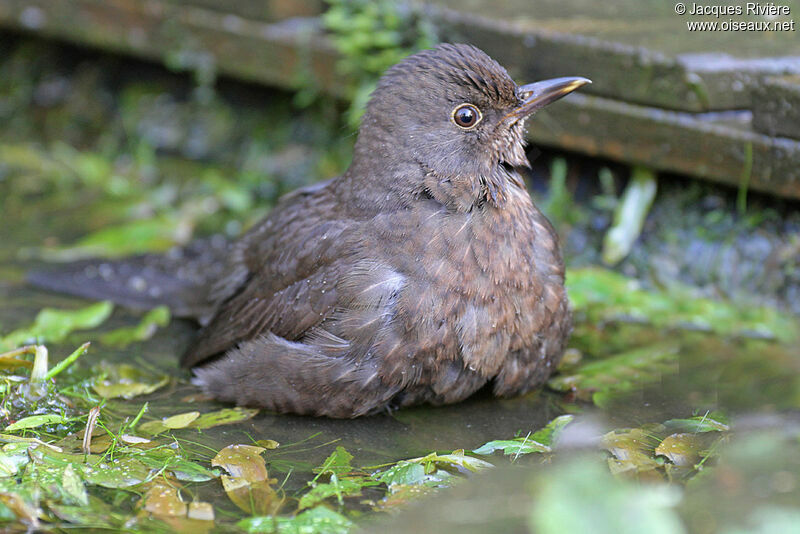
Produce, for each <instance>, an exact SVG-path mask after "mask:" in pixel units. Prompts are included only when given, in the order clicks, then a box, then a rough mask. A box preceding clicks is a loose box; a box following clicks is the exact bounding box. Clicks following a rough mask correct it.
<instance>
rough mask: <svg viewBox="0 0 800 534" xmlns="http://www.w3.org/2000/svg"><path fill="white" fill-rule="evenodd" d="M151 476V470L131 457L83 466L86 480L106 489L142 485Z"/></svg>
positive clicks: (96, 461)
mask: <svg viewBox="0 0 800 534" xmlns="http://www.w3.org/2000/svg"><path fill="white" fill-rule="evenodd" d="M149 475H150V470H149V469H148V468H147V467H145V465H144V464H143V463H142V462H140V461H138V460H136V459H135V458H130V457H127V458H126V457H122V458H117V459H115V460H108V461H101V460H100V459H96V460H93V461H92V462H90V463H86V464H84V465H83V477H84V479H85V480H86V481H87V482H89V483H90V484H95V485H97V486H103V487H104V488H129V487H131V486H135V485H137V484H141V483H142V482H144V481H145V480H147V478H148V477H149Z"/></svg>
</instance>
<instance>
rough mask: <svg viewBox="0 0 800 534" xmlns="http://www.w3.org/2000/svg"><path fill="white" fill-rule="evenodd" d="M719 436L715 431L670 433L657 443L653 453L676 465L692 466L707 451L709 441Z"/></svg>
mask: <svg viewBox="0 0 800 534" xmlns="http://www.w3.org/2000/svg"><path fill="white" fill-rule="evenodd" d="M719 437H720V436H719V435H718V434H716V433H713V434H710V433H702V434H688V433H682V434H672V435H670V436H667V437H666V438H664V440H663V441H662V442H661V443H659V444H658V447H656V449H655V454H656V456H664V457H665V458H667V459H668V460H669V461H670V462H672V463H673V464H675V465H677V466H681V467H694V466H695V465H697V464H698V463H699V462H700V460H702V459H703V457H704V456H705V455H706V454H707V453H708V448H709V446H710V445H711V443H712V442H713V441H715V440H717V439H719Z"/></svg>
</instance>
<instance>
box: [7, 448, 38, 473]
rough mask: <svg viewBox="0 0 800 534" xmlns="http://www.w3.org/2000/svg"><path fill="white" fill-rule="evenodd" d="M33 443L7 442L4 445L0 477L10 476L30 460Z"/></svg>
mask: <svg viewBox="0 0 800 534" xmlns="http://www.w3.org/2000/svg"><path fill="white" fill-rule="evenodd" d="M31 446H33V444H32V443H7V444H5V445H3V452H2V453H1V454H0V477H10V476H13V475H16V474H17V473H19V471H20V470H21V469H22V468H23V467H25V465H27V463H28V462H29V461H30V457H29V456H28V449H30V448H31Z"/></svg>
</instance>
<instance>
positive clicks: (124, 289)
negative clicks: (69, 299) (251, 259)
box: [27, 238, 229, 321]
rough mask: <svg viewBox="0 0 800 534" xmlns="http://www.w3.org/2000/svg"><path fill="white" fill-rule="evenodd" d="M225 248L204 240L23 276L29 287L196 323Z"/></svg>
mask: <svg viewBox="0 0 800 534" xmlns="http://www.w3.org/2000/svg"><path fill="white" fill-rule="evenodd" d="M228 256H229V244H228V243H227V242H226V241H225V240H224V239H217V238H212V239H205V240H201V241H197V242H194V243H192V244H190V245H188V246H186V247H183V248H175V249H173V250H171V251H169V252H167V253H165V254H148V255H142V256H134V257H130V258H125V259H121V260H101V259H95V260H81V261H76V262H72V263H67V264H58V265H53V266H48V267H46V268H43V269H41V270H37V271H33V272H30V273H28V275H27V280H28V282H29V283H30V284H32V285H34V286H37V287H40V288H43V289H48V290H51V291H57V292H60V293H67V294H70V295H75V296H79V297H84V298H89V299H95V300H111V301H113V302H115V303H117V304H121V305H123V306H126V307H129V308H133V309H140V310H144V309H150V308H154V307H156V306H160V305H166V306H168V307H169V308H170V311H171V312H172V314H173V315H175V316H177V317H190V318H195V319H198V320H201V321H202V319H203V318H204V317H205V316H207V315H208V314H209V313H210V311H211V306H212V304H213V303H212V302H211V299H212V296H211V292H212V288H213V283H212V282H213V281H214V280H216V279H218V278H219V277H220V276H221V275H222V272H223V270H224V269H225V267H226V265H227V259H228Z"/></svg>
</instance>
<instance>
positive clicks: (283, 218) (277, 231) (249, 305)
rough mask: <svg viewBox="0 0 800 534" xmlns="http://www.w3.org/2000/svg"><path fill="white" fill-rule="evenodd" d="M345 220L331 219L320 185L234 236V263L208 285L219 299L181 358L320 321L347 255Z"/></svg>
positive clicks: (196, 359)
mask: <svg viewBox="0 0 800 534" xmlns="http://www.w3.org/2000/svg"><path fill="white" fill-rule="evenodd" d="M352 227H353V224H352V222H351V221H347V220H342V219H341V218H337V211H336V207H335V202H334V201H333V200H332V198H331V194H330V192H329V191H328V190H327V188H325V187H316V188H313V189H309V190H307V191H306V190H301V191H300V192H298V193H293V194H291V195H290V196H289V197H286V198H285V199H283V201H282V202H281V204H279V205H278V206H276V208H275V210H273V213H272V214H270V216H269V217H267V219H265V220H264V221H263V222H262V223H260V224H259V225H257V226H256V227H254V228H253V229H252V230H251V231H250V232H248V234H246V235H245V236H244V237H243V238H242V239H241V240H240V241H239V242H238V243H237V245H236V247H237V250H236V251H235V252H234V254H236V255H238V259H237V260H236V262H235V267H234V268H233V269H232V270H231V272H230V274H229V275H228V276H227V277H222V278H221V279H220V280H219V281H218V283H217V284H216V285H217V288H215V289H213V290H212V291H216V292H218V293H219V294H221V295H222V298H220V302H219V304H218V305H217V307H216V310H215V313H214V314H213V315H212V316H211V318H210V320H209V321H208V324H207V325H206V326H205V328H203V329H202V330H201V331H200V334H199V335H198V337H197V338H196V339H195V341H194V342H193V343H192V345H191V346H190V347H189V348H188V350H187V351H186V353H185V354H184V356H183V359H182V364H183V365H184V366H192V365H196V364H198V363H201V362H202V361H204V360H206V359H208V358H209V357H211V356H214V355H216V354H219V353H221V352H224V351H226V350H228V349H229V348H231V347H233V346H235V345H236V344H238V343H239V342H241V341H243V340H247V339H252V338H254V337H256V336H258V335H259V334H262V333H265V332H272V333H274V334H276V335H278V336H281V337H283V338H286V339H287V340H290V341H291V340H296V339H298V338H299V337H301V336H302V335H303V334H304V333H305V332H306V331H308V330H309V329H311V328H312V327H314V326H315V325H316V324H318V323H319V322H321V321H322V320H324V319H325V318H326V317H327V316H328V314H330V312H331V311H332V309H333V306H334V305H335V304H336V299H337V294H336V281H337V280H338V278H339V274H340V272H341V270H342V268H343V263H344V262H346V261H348V254H347V252H346V251H345V250H344V249H345V248H346V247H347V244H346V243H345V236H344V235H343V234H345V233H346V232H347V231H348V230H349V229H352ZM220 288H222V289H220Z"/></svg>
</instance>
